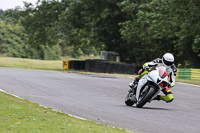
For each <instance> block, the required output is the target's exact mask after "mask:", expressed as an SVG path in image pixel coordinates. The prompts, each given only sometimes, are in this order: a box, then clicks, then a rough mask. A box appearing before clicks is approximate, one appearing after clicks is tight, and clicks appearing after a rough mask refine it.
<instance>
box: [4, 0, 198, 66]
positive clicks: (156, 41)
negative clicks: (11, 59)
mask: <svg viewBox="0 0 200 133" xmlns="http://www.w3.org/2000/svg"><path fill="white" fill-rule="evenodd" d="M0 17H1V21H0V28H1V29H4V30H1V34H0V48H1V49H0V53H1V54H2V53H3V54H6V55H8V56H17V57H28V58H41V59H58V58H59V57H60V55H62V56H65V55H70V56H74V57H77V56H80V55H90V54H94V55H95V54H99V52H100V51H101V50H107V51H115V52H118V53H119V54H120V57H121V61H123V62H127V63H135V64H137V65H141V64H142V63H144V62H146V61H150V60H153V59H154V58H158V57H162V55H163V54H164V53H165V52H170V53H173V54H174V56H175V63H176V64H177V65H178V64H182V67H197V68H199V67H200V53H199V51H200V3H199V1H198V0H190V1H189V0H188V1H183V0H176V1H174V0H149V1H146V0H141V1H138V0H98V1H96V0H60V1H58V0H38V2H37V4H36V6H33V5H32V4H30V3H24V8H23V9H20V8H16V9H12V10H7V11H2V10H1V11H0ZM4 36H5V37H4ZM8 40H9V41H8ZM11 40H12V41H11ZM17 40H18V41H17Z"/></svg>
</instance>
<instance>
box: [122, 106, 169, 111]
mask: <svg viewBox="0 0 200 133" xmlns="http://www.w3.org/2000/svg"><path fill="white" fill-rule="evenodd" d="M122 106H123V107H127V108H135V109H145V110H148V109H149V110H171V109H168V108H159V107H142V108H137V107H135V106H126V105H122Z"/></svg>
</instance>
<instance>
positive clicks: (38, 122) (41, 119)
mask: <svg viewBox="0 0 200 133" xmlns="http://www.w3.org/2000/svg"><path fill="white" fill-rule="evenodd" d="M0 101H1V102H0V107H1V109H0V129H1V132H2V133H7V132H12V133H21V132H23V133H40V132H41V133H127V132H128V131H126V130H122V129H119V128H113V127H109V126H107V125H104V124H98V123H96V122H92V121H86V120H80V119H77V118H74V117H71V116H69V115H67V114H65V113H61V112H57V111H53V110H52V109H50V108H44V107H42V106H39V105H38V104H35V103H31V102H29V101H27V100H23V99H19V98H16V97H14V96H11V95H8V94H6V93H4V92H0Z"/></svg>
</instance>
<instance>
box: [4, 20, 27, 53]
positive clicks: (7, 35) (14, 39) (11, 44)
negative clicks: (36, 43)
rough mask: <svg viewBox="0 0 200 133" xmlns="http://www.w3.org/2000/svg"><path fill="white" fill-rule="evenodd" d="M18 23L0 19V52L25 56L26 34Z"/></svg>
mask: <svg viewBox="0 0 200 133" xmlns="http://www.w3.org/2000/svg"><path fill="white" fill-rule="evenodd" d="M23 31H24V29H23V27H22V26H20V25H18V24H7V23H5V22H4V21H2V20H0V54H3V55H7V56H13V57H26V45H25V41H26V35H25V34H24V33H23Z"/></svg>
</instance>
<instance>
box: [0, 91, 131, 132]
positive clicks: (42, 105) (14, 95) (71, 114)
mask: <svg viewBox="0 0 200 133" xmlns="http://www.w3.org/2000/svg"><path fill="white" fill-rule="evenodd" d="M0 91H1V92H3V93H6V94H8V95H11V96H14V97H16V98H19V99H22V100H25V99H24V98H21V97H19V96H17V95H14V94H11V93H8V92H6V91H4V90H2V89H0ZM30 102H31V101H30ZM39 106H42V107H44V108H48V107H46V106H43V105H40V104H39ZM51 109H52V110H53V111H56V112H60V113H64V112H62V111H59V110H56V109H53V108H51ZM64 114H67V113H64ZM67 115H69V116H71V117H74V118H77V119H80V120H84V121H86V120H87V119H85V118H82V117H79V116H75V115H72V114H67ZM88 121H89V120H88ZM111 127H113V128H119V127H116V126H111ZM119 129H121V130H126V131H127V132H129V133H133V132H131V131H129V130H127V129H123V128H119Z"/></svg>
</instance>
